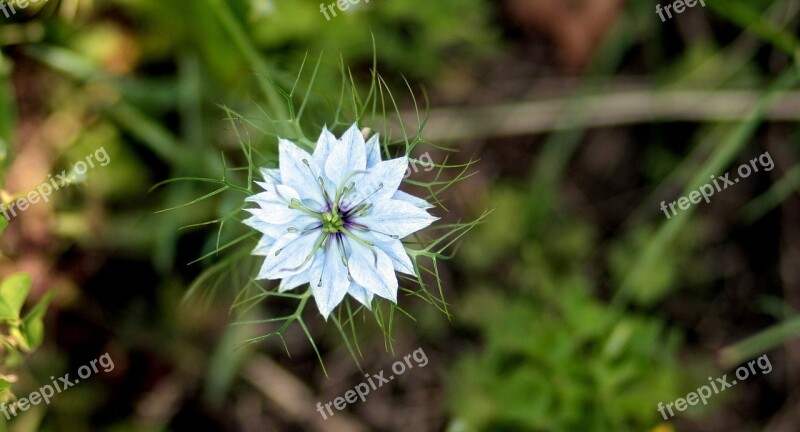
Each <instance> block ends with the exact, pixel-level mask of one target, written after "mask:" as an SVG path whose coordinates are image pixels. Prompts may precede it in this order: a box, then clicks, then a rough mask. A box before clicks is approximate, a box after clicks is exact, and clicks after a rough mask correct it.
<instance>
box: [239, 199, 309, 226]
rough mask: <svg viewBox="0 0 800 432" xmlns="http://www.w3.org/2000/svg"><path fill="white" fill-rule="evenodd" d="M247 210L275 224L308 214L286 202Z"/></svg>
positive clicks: (281, 223) (262, 205)
mask: <svg viewBox="0 0 800 432" xmlns="http://www.w3.org/2000/svg"><path fill="white" fill-rule="evenodd" d="M245 211H247V212H248V213H250V214H252V215H254V216H256V217H258V218H259V219H261V220H263V221H264V222H266V223H268V224H273V225H283V224H285V223H287V222H291V221H293V220H295V219H297V218H299V217H301V216H304V215H305V216H308V215H307V214H306V213H303V212H301V211H300V210H298V209H293V208H290V207H289V206H287V205H286V204H261V208H252V209H245ZM308 217H311V216H308Z"/></svg>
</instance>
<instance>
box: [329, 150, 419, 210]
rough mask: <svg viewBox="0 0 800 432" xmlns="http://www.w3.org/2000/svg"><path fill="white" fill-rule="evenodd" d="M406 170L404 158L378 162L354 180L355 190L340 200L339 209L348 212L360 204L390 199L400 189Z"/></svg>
mask: <svg viewBox="0 0 800 432" xmlns="http://www.w3.org/2000/svg"><path fill="white" fill-rule="evenodd" d="M407 168H408V158H406V157H401V158H396V159H390V160H387V161H383V162H378V164H377V165H375V166H374V167H372V168H370V169H369V170H368V171H367V172H366V173H365V174H363V175H359V176H358V177H357V178H356V180H355V189H354V190H353V191H352V192H349V193H347V194H346V195H345V196H344V197H343V198H342V202H341V204H340V205H339V207H340V208H341V209H343V210H348V209H350V208H351V207H353V206H356V205H358V204H360V203H362V202H371V203H375V202H378V201H385V200H388V199H390V198H391V197H392V195H394V193H395V192H396V191H397V188H398V187H400V183H401V182H402V181H403V175H405V172H406V169H407Z"/></svg>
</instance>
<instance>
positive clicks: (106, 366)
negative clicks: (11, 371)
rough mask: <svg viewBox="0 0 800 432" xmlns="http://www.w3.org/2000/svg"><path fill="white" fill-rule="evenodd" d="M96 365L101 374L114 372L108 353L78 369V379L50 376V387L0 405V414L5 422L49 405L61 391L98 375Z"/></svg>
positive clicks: (66, 376)
mask: <svg viewBox="0 0 800 432" xmlns="http://www.w3.org/2000/svg"><path fill="white" fill-rule="evenodd" d="M98 364H99V365H100V367H101V368H102V370H103V372H106V373H108V372H111V371H112V370H114V361H113V360H111V356H110V355H109V354H108V353H105V354H103V355H101V356H100V357H98V358H96V359H94V360H92V361H90V362H89V364H88V365H83V366H81V367H79V368H78V377H79V378H76V379H75V380H72V379H70V376H69V374H68V373H66V374H64V376H62V377H59V378H58V380H56V378H55V377H52V376H51V377H50V379H51V380H52V381H53V385H52V386H51V385H50V384H45V385H43V386H41V387H39V390H36V391H34V392H32V393H30V394H29V395H28V397H23V398H19V399H17V401H16V402H14V403H12V404H11V405H6V403H5V402H3V403H0V412H2V413H3V414H4V415H5V416H6V420H11V417H16V416H17V414H19V413H20V411H23V412H24V411H27V410H28V409H30V407H32V406H33V405H39V404H40V403H42V402H44V403H45V405H50V400H51V398H52V397H53V396H55V395H57V394H59V393H61V392H62V391H66V390H67V389H69V388H70V387H72V386H74V385H77V384H78V383H80V382H81V380H82V379H83V380H85V379H86V378H89V377H90V376H92V374H96V373H99V372H100V369H99V368H98V367H97V366H98Z"/></svg>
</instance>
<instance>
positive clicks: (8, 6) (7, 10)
mask: <svg viewBox="0 0 800 432" xmlns="http://www.w3.org/2000/svg"><path fill="white" fill-rule="evenodd" d="M40 1H41V2H44V3H47V2H48V1H50V0H9V1H4V0H0V12H3V15H5V16H6V18H11V15H14V14H16V13H17V8H19V9H27V7H28V6H30V5H31V4H36V3H39V2H40ZM14 6H16V8H15V7H14Z"/></svg>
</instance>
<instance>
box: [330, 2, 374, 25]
mask: <svg viewBox="0 0 800 432" xmlns="http://www.w3.org/2000/svg"><path fill="white" fill-rule="evenodd" d="M361 1H362V0H337V1H335V2H333V3H331V4H328V5H326V4H325V3H320V4H319V11H320V13H321V14H322V15H324V16H325V19H326V20H327V21H330V20H331V16H330V15H328V12H330V13H331V15H333V18H336V16H337V15H336V10H335V9H334V6H335V7H336V8H338V9H339V11H340V12H344V11H346V10H348V9H350V6H352V5H357V4H359V3H361ZM363 1H364V3H369V0H363Z"/></svg>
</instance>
